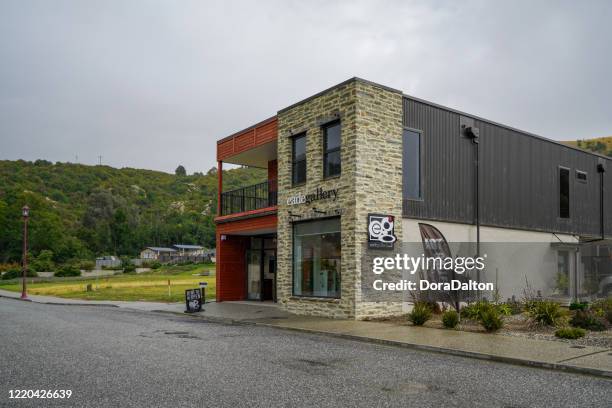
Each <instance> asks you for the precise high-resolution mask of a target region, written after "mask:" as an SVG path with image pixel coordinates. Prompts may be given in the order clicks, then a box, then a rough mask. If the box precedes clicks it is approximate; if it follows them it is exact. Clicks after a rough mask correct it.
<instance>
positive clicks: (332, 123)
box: [321, 119, 342, 180]
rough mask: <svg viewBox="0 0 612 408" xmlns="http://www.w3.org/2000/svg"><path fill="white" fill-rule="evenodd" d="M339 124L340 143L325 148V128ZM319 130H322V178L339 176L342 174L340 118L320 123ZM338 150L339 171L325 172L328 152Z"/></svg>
mask: <svg viewBox="0 0 612 408" xmlns="http://www.w3.org/2000/svg"><path fill="white" fill-rule="evenodd" d="M336 125H338V126H340V143H339V145H338V147H334V148H333V149H329V150H328V149H327V129H329V128H331V127H333V126H336ZM321 130H322V132H323V143H322V145H323V180H327V179H331V178H335V177H340V176H341V175H342V121H341V120H340V119H335V120H332V121H331V122H327V123H325V124H323V125H321ZM335 152H339V156H340V171H339V172H338V173H337V174H327V157H328V155H329V154H330V153H335Z"/></svg>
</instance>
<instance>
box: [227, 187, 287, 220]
mask: <svg viewBox="0 0 612 408" xmlns="http://www.w3.org/2000/svg"><path fill="white" fill-rule="evenodd" d="M276 185H277V184H276V180H268V181H264V182H263V183H259V184H253V185H251V186H246V187H241V188H237V189H235V190H230V191H225V192H223V193H222V194H221V215H229V214H236V213H241V212H245V211H252V210H258V209H260V208H266V207H273V206H275V205H276V199H277V187H276Z"/></svg>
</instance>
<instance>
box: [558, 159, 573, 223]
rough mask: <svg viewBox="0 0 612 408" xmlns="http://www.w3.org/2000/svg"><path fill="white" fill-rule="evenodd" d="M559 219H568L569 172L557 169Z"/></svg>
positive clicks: (562, 168)
mask: <svg viewBox="0 0 612 408" xmlns="http://www.w3.org/2000/svg"><path fill="white" fill-rule="evenodd" d="M559 217H560V218H569V217H570V171H569V169H566V168H564V167H559Z"/></svg>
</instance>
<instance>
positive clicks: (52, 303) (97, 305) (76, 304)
mask: <svg viewBox="0 0 612 408" xmlns="http://www.w3.org/2000/svg"><path fill="white" fill-rule="evenodd" d="M0 298H3V299H10V300H16V301H18V302H32V303H40V304H42V305H52V306H96V307H117V308H118V307H119V306H118V305H113V304H112V303H108V304H105V303H73V302H42V301H38V300H33V299H21V298H18V297H13V296H6V295H4V294H2V293H0Z"/></svg>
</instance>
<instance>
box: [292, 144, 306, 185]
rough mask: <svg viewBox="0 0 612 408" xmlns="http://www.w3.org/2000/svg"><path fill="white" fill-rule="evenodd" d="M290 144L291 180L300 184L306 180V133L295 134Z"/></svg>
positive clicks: (295, 183)
mask: <svg viewBox="0 0 612 408" xmlns="http://www.w3.org/2000/svg"><path fill="white" fill-rule="evenodd" d="M291 144H292V151H291V181H292V183H293V185H297V184H302V183H304V182H306V134H305V133H304V134H301V135H299V136H295V137H294V138H293V139H292V141H291Z"/></svg>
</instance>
